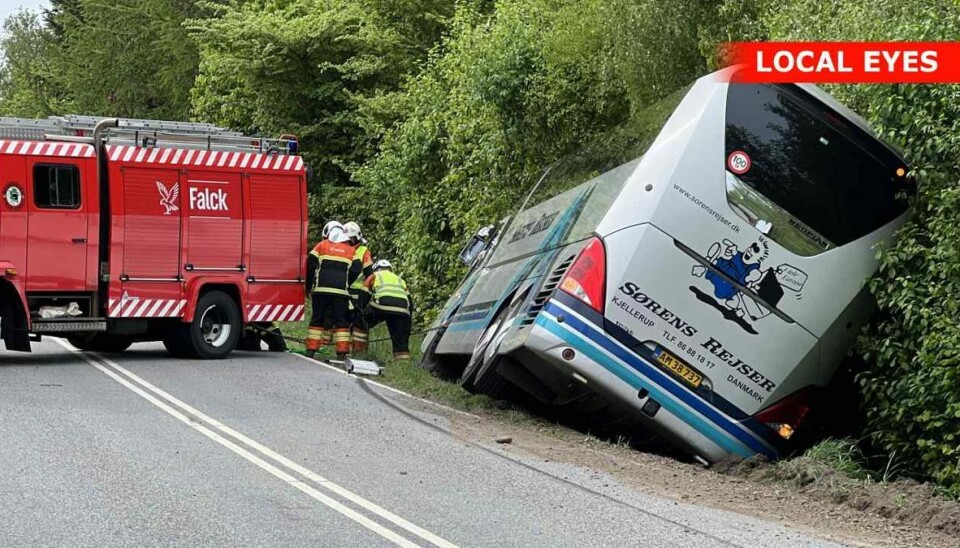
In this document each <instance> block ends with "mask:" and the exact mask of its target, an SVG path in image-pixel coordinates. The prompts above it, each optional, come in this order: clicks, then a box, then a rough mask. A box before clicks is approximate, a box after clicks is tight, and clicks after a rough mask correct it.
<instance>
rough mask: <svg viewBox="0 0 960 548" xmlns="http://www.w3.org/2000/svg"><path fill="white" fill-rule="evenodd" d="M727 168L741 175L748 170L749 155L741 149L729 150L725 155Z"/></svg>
mask: <svg viewBox="0 0 960 548" xmlns="http://www.w3.org/2000/svg"><path fill="white" fill-rule="evenodd" d="M727 168H729V169H730V171H732V172H733V173H735V174H737V175H743V174H744V173H746V172H748V171H750V156H749V155H748V154H747V153H746V152H744V151H742V150H735V151H733V152H731V153H730V156H727Z"/></svg>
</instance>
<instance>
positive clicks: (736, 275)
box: [690, 236, 807, 335]
mask: <svg viewBox="0 0 960 548" xmlns="http://www.w3.org/2000/svg"><path fill="white" fill-rule="evenodd" d="M769 257H770V244H769V241H768V240H767V239H766V238H764V237H762V236H761V237H760V239H758V240H757V241H755V242H753V243H751V244H750V245H748V246H746V247H745V248H744V249H743V250H741V249H740V248H739V247H738V246H737V244H736V243H734V242H733V241H731V240H727V239H724V240H723V241H722V242H714V243H713V245H711V246H710V250H709V252H708V253H707V257H706V258H707V261H708V262H709V263H710V264H711V265H712V266H713V268H707V267H706V266H705V265H702V264H697V265H694V266H693V269H692V270H691V274H692V275H693V276H695V277H697V278H703V279H705V280H706V281H708V282H710V284H711V286H712V289H713V291H712V294H708V293H707V292H705V291H703V290H701V289H700V288H698V287H696V286H690V290H691V291H693V293H694V295H696V296H697V299H699V300H700V301H702V302H704V303H706V304H709V305H711V306H712V307H714V308H716V309H717V310H718V311H719V312H720V313H721V314H723V317H724V318H726V319H727V320H729V321H732V322H734V323H736V324H737V325H739V326H740V327H741V328H743V330H744V331H746V332H747V333H751V334H753V335H756V334H757V331H756V329H754V327H753V324H752V323H751V322H756V321H757V320H761V319H763V318H765V317H767V316H769V315H770V314H771V311H770V307H776V306H777V305H778V304H779V303H780V301H781V300H782V299H783V297H784V295H785V294H786V293H785V291H784V290H788V291H791V292H792V293H793V294H794V296H795V298H796V299H800V298H802V294H801V293H800V292H801V290H803V286H804V284H806V282H807V275H806V274H805V273H804V272H803V271H801V270H799V269H797V268H795V267H792V266H790V265H788V264H781V265H779V266H777V267H770V266H767V265H766V264H765V263H766V262H767V260H768V259H769ZM742 288H746V289H747V291H746V292H744V291H742Z"/></svg>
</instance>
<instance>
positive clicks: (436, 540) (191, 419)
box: [55, 339, 457, 548]
mask: <svg viewBox="0 0 960 548" xmlns="http://www.w3.org/2000/svg"><path fill="white" fill-rule="evenodd" d="M55 340H56V341H57V342H58V343H59V344H60V345H61V346H63V347H64V348H66V349H67V350H69V351H71V352H73V353H74V354H77V355H78V356H80V357H81V358H83V360H84V361H86V362H87V363H89V364H90V365H92V366H93V367H95V368H97V369H98V370H100V371H101V372H103V373H105V374H106V375H108V376H110V377H111V378H112V379H114V380H116V381H117V382H119V383H120V384H122V385H123V386H124V387H126V388H129V389H130V390H132V391H133V392H135V393H136V394H137V395H139V396H141V397H143V398H144V399H146V400H147V401H149V402H150V403H152V404H154V405H156V406H157V407H159V408H160V409H162V410H164V411H166V412H167V413H169V414H170V415H172V416H174V417H175V418H177V419H178V420H180V421H181V422H183V423H185V424H187V425H189V426H190V427H191V428H194V429H196V430H197V431H199V432H201V433H202V434H204V435H205V436H207V437H209V438H210V439H212V440H214V441H216V442H217V443H219V444H221V445H223V446H224V447H227V448H228V449H230V450H231V451H233V452H235V453H237V454H238V455H240V456H242V457H243V458H244V459H246V460H248V461H250V462H252V463H254V464H256V465H257V466H259V467H260V468H262V469H264V470H266V471H267V472H269V473H271V474H272V475H274V476H276V477H277V478H279V479H281V480H283V481H285V482H287V483H289V484H290V485H292V486H293V487H296V488H297V489H299V490H300V491H303V492H304V493H306V494H308V495H310V496H311V497H312V498H314V499H316V500H318V501H320V502H322V503H323V504H326V505H327V506H329V507H330V508H333V509H334V510H336V511H338V512H340V513H342V514H344V515H345V516H347V517H349V518H350V519H353V520H354V521H357V522H358V523H360V524H361V525H363V526H365V527H367V528H368V529H370V530H372V531H374V532H376V533H378V534H380V535H381V536H383V537H384V538H387V539H389V540H391V541H392V542H394V543H396V544H398V545H399V546H405V547H415V546H418V545H417V544H414V543H412V542H410V541H409V540H407V539H405V538H404V537H402V536H400V535H398V534H396V533H394V532H393V531H391V530H390V529H387V528H385V527H383V526H382V525H380V524H379V523H377V522H375V521H373V520H371V519H369V518H367V517H366V516H364V515H362V514H360V513H358V512H356V511H354V510H352V509H351V508H349V507H347V506H344V505H343V504H341V503H339V502H337V501H336V500H334V499H332V498H330V497H327V496H326V495H324V494H323V493H320V492H319V491H317V490H316V489H313V488H312V487H311V486H310V485H307V484H306V483H304V482H302V481H299V480H297V479H296V478H295V477H293V476H291V475H290V474H288V473H286V472H284V471H283V470H280V469H279V468H277V467H275V466H273V465H271V464H270V463H268V462H266V461H264V460H263V459H261V458H259V457H257V456H256V455H254V454H252V453H250V452H249V451H247V450H246V449H244V448H242V447H240V446H239V445H237V444H236V443H233V442H232V441H230V440H228V439H225V438H224V437H222V436H220V435H218V434H217V433H216V432H214V431H212V430H211V429H210V427H212V428H214V429H216V430H219V431H220V432H222V433H224V434H226V435H228V436H230V437H232V438H234V439H235V440H237V441H238V442H240V443H242V444H244V445H246V446H248V447H249V448H251V449H254V450H256V451H259V452H260V453H261V454H263V455H264V456H266V457H268V458H270V459H272V460H273V461H275V462H277V463H278V464H280V465H282V466H284V467H286V468H287V469H289V470H291V471H293V472H296V473H298V474H300V475H301V476H303V477H305V478H307V479H309V480H310V481H312V482H314V483H316V484H317V485H319V486H321V487H323V488H326V489H328V490H329V491H332V492H333V493H336V494H337V495H339V496H341V497H343V498H345V499H347V500H349V501H350V502H352V503H354V504H356V505H357V506H360V507H362V508H364V509H366V510H367V511H369V512H372V513H373V514H376V515H378V516H380V517H381V518H383V519H385V520H387V521H389V522H391V523H393V524H394V525H396V526H398V527H400V528H402V529H405V530H407V531H409V532H410V533H413V534H414V535H417V536H418V537H420V538H422V539H423V540H425V541H427V542H429V543H431V544H434V545H435V546H439V547H441V548H457V546H456V545H455V544H453V543H451V542H449V541H447V540H445V539H443V538H441V537H439V536H437V535H435V534H433V533H431V532H430V531H427V530H426V529H423V528H422V527H419V526H417V525H415V524H413V523H411V522H409V521H407V520H405V519H403V518H401V517H400V516H397V515H396V514H394V513H392V512H390V511H389V510H386V509H385V508H382V507H381V506H379V505H377V504H375V503H373V502H371V501H369V500H367V499H365V498H363V497H361V496H360V495H357V494H356V493H354V492H352V491H350V490H348V489H346V488H344V487H341V486H340V485H338V484H336V483H334V482H332V481H330V480H328V479H326V478H324V477H323V476H321V475H319V474H317V473H316V472H313V471H312V470H309V469H307V468H305V467H303V466H301V465H299V464H297V463H296V462H294V461H292V460H290V459H288V458H287V457H285V456H283V455H281V454H279V453H277V452H276V451H273V450H272V449H270V448H268V447H266V446H264V445H262V444H260V443H259V442H257V441H255V440H253V439H251V438H248V437H247V436H244V435H243V434H241V433H239V432H237V431H235V430H233V429H232V428H230V427H228V426H227V425H225V424H223V423H221V422H220V421H217V420H216V419H213V418H211V417H209V416H207V415H205V414H204V413H201V412H200V411H198V410H196V409H194V408H193V407H191V406H190V405H187V404H186V403H184V402H182V401H180V400H178V399H177V398H175V397H173V396H171V395H170V394H168V393H167V392H165V391H163V390H161V389H160V388H157V387H156V386H154V385H152V384H150V383H149V382H147V381H146V380H144V379H142V378H140V377H139V376H137V375H135V374H134V373H132V372H130V371H128V370H127V369H125V368H123V367H122V366H120V365H119V364H117V363H116V362H114V361H112V360H110V359H107V358H105V357H104V356H101V355H99V354H96V353H90V354H87V353H84V352H81V351H79V350H76V349H74V348H73V347H72V346H70V345H69V344H67V343H65V342H63V341H61V340H60V339H55ZM91 356H93V357H96V360H94V359H93V358H92V357H91ZM101 362H102V363H101ZM107 366H109V367H107ZM120 374H122V375H125V376H126V377H128V378H129V379H130V380H128V379H125V378H123V377H122V376H120ZM131 380H132V381H133V382H130V381H131ZM134 382H135V383H137V384H139V385H140V386H136V385H135V384H134ZM147 391H150V392H153V394H155V395H156V396H159V397H160V398H162V399H163V400H166V402H168V403H169V404H171V405H173V406H175V407H179V408H180V409H181V410H182V411H184V412H186V413H187V414H188V415H190V416H188V415H185V414H183V413H182V412H180V411H177V410H176V409H174V408H173V407H171V406H170V405H168V404H167V403H165V402H164V401H161V400H160V399H157V398H156V397H155V396H154V395H151V394H150V393H148V392H147ZM198 421H200V422H203V423H206V424H205V425H204V424H199V423H198Z"/></svg>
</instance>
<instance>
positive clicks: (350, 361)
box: [344, 358, 383, 376]
mask: <svg viewBox="0 0 960 548" xmlns="http://www.w3.org/2000/svg"><path fill="white" fill-rule="evenodd" d="M344 364H345V365H346V369H347V373H352V374H354V375H369V376H377V375H380V373H381V372H383V368H381V367H380V366H379V365H377V362H373V361H369V360H358V359H357V358H347V359H346V361H345V362H344Z"/></svg>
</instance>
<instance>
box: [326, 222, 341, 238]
mask: <svg viewBox="0 0 960 548" xmlns="http://www.w3.org/2000/svg"><path fill="white" fill-rule="evenodd" d="M334 228H339V229H340V230H343V225H342V224H340V221H330V222H329V223H327V224H325V225H323V234H322V236H323V239H324V240H326V239H327V238H329V237H330V231H331V230H333V229H334Z"/></svg>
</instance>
